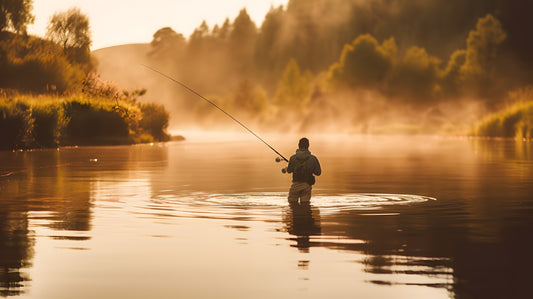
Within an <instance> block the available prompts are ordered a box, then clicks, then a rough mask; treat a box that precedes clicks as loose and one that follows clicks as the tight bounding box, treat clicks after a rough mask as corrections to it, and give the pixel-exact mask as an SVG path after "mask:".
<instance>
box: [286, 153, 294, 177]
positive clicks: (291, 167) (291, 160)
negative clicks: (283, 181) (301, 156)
mask: <svg viewBox="0 0 533 299" xmlns="http://www.w3.org/2000/svg"><path fill="white" fill-rule="evenodd" d="M293 171H294V158H293V157H290V158H289V165H287V173H292V172H293Z"/></svg>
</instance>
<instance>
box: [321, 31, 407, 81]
mask: <svg viewBox="0 0 533 299" xmlns="http://www.w3.org/2000/svg"><path fill="white" fill-rule="evenodd" d="M396 51H397V49H396V42H395V41H394V39H392V38H391V39H388V40H385V41H384V42H383V43H382V44H381V45H380V44H379V43H378V41H377V40H376V39H375V38H374V37H373V36H372V35H370V34H365V35H361V36H359V37H357V38H356V39H355V40H354V41H353V42H352V43H351V44H349V45H345V47H344V50H343V51H342V54H341V57H340V60H339V61H338V62H337V63H335V64H334V65H333V66H332V67H331V69H330V77H331V79H332V80H333V82H335V83H341V85H346V86H352V87H363V88H374V87H377V86H379V85H380V84H382V83H383V80H384V79H385V78H386V76H387V74H388V72H389V71H390V69H391V67H392V66H393V65H394V59H395V56H396Z"/></svg>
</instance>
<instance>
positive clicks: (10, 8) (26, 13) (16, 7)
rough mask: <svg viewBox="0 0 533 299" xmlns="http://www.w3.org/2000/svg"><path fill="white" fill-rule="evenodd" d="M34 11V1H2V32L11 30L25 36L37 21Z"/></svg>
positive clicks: (0, 21) (0, 10)
mask: <svg viewBox="0 0 533 299" xmlns="http://www.w3.org/2000/svg"><path fill="white" fill-rule="evenodd" d="M32 9H33V0H0V31H5V30H9V29H11V30H14V31H15V32H17V33H23V34H25V33H26V27H27V26H28V24H31V23H33V21H34V19H35V17H34V16H33V15H32V14H31V10H32Z"/></svg>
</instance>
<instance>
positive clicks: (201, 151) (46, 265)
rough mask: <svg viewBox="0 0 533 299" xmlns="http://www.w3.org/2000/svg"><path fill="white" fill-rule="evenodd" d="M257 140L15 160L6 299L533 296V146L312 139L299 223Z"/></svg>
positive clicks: (7, 205) (289, 144)
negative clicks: (312, 178)
mask: <svg viewBox="0 0 533 299" xmlns="http://www.w3.org/2000/svg"><path fill="white" fill-rule="evenodd" d="M242 135H244V136H240V135H239V136H240V137H238V138H232V137H231V136H226V135H222V136H218V137H217V136H213V135H210V136H209V138H208V139H203V138H194V137H193V138H189V139H188V140H187V141H185V142H178V143H172V142H171V143H166V144H155V145H134V146H118V147H79V148H61V149H60V150H42V151H31V152H0V296H3V297H12V296H13V297H21V298H95V297H102V298H279V297H283V298H287V297H295V298H324V297H326V296H327V297H331V298H354V297H357V298H525V297H529V296H530V291H529V284H530V282H531V281H532V279H533V275H532V274H531V270H532V269H533V258H532V257H531V252H533V241H531V231H533V217H532V216H533V196H532V194H533V192H532V191H533V161H532V158H533V154H532V152H531V143H528V142H515V141H503V140H491V141H489V140H468V139H451V138H436V137H427V136H421V137H402V138H399V137H386V136H380V137H369V136H336V137H326V136H310V140H311V148H310V150H311V151H312V152H313V153H314V154H315V155H317V156H318V158H319V159H320V162H321V164H322V168H323V175H322V176H320V177H319V178H318V179H317V184H316V186H315V187H314V189H313V198H312V202H311V205H309V206H306V205H292V206H291V205H289V204H288V203H287V201H286V192H287V190H288V187H289V185H290V179H289V177H288V176H287V175H284V174H282V173H281V171H280V169H281V168H282V167H283V165H282V164H276V163H275V162H274V158H275V156H274V155H273V154H272V152H271V151H270V150H269V149H268V148H266V147H265V146H264V145H262V144H261V143H259V142H257V141H256V140H254V139H253V137H251V138H248V137H249V136H247V135H246V134H242ZM200 137H201V136H200ZM297 139H298V137H294V138H286V137H274V138H271V139H269V141H270V142H271V143H273V144H275V146H276V147H277V148H278V150H280V151H281V152H282V153H286V155H287V156H288V155H290V154H291V153H292V152H293V151H294V147H295V145H296V144H297ZM206 140H209V141H206Z"/></svg>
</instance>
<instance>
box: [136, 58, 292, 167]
mask: <svg viewBox="0 0 533 299" xmlns="http://www.w3.org/2000/svg"><path fill="white" fill-rule="evenodd" d="M141 65H142V66H144V67H145V68H147V69H149V70H151V71H152V72H155V73H157V74H159V75H161V76H163V77H165V78H167V79H169V80H170V81H172V82H174V83H176V84H178V85H180V86H182V87H183V88H185V89H187V90H188V91H189V92H191V93H192V94H194V95H196V96H198V97H199V98H201V99H202V100H204V101H206V102H208V103H209V104H211V105H213V106H214V107H215V108H217V109H218V110H220V111H222V113H224V114H226V115H227V116H228V117H229V118H231V119H232V120H234V121H235V122H236V123H238V124H239V125H240V126H241V127H243V128H244V129H246V131H248V132H249V133H250V134H252V135H254V136H255V137H256V138H257V139H259V140H260V141H261V142H263V143H264V144H265V145H266V146H268V147H269V148H270V149H271V150H273V151H274V152H275V153H276V154H277V155H278V156H279V157H281V158H282V159H283V160H284V161H285V162H289V160H287V158H285V157H284V156H283V155H282V154H280V153H279V152H278V151H277V150H276V149H275V148H273V147H272V146H271V145H270V144H268V143H267V142H266V141H264V140H263V138H261V137H259V135H257V134H255V133H254V132H253V131H252V130H250V129H249V128H248V127H247V126H245V125H244V124H243V123H242V122H240V121H239V120H238V119H236V118H235V117H233V115H231V114H229V113H227V112H226V111H224V109H222V108H220V107H219V106H218V105H217V104H215V103H213V102H212V101H210V100H209V99H207V98H206V97H204V96H202V95H201V94H199V93H198V92H196V91H195V90H194V89H192V88H190V87H189V86H187V85H185V84H183V83H182V82H180V81H178V80H176V79H174V78H172V77H170V76H169V75H167V74H165V73H163V72H160V71H158V70H156V69H154V68H152V67H149V66H147V65H145V64H141ZM279 157H278V158H276V162H281V159H279Z"/></svg>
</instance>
